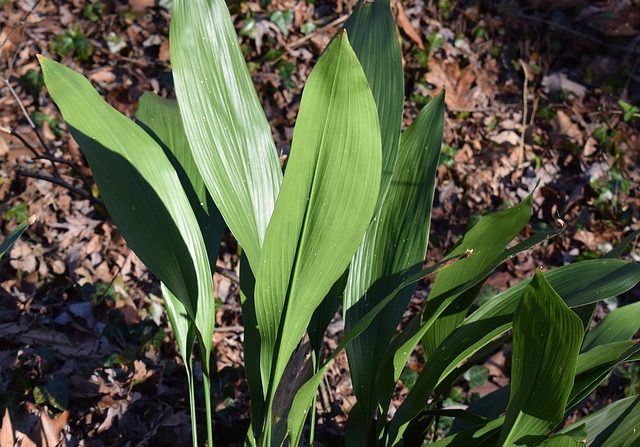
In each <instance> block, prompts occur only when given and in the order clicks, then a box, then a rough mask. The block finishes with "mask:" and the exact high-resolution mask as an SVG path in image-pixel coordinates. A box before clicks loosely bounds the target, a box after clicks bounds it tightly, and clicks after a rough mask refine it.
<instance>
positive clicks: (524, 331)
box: [499, 271, 583, 447]
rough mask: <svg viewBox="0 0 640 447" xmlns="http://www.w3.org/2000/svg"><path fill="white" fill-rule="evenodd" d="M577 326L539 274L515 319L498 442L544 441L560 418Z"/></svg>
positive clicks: (578, 333)
mask: <svg viewBox="0 0 640 447" xmlns="http://www.w3.org/2000/svg"><path fill="white" fill-rule="evenodd" d="M582 335H583V329H582V321H581V320H580V318H579V317H578V316H577V315H576V314H575V313H573V312H572V311H571V310H570V309H569V308H568V307H567V305H566V304H565V303H564V301H563V300H562V298H560V296H559V295H558V294H557V293H556V292H555V290H553V288H552V287H551V285H549V283H548V282H547V281H546V280H545V279H544V275H543V274H542V273H541V272H540V271H538V272H536V274H535V276H534V277H533V279H532V280H531V283H530V284H529V286H528V287H527V288H526V290H525V292H524V295H523V297H522V299H521V300H520V303H519V304H518V307H517V309H516V312H515V314H514V321H513V360H512V362H513V366H512V370H511V394H510V396H509V404H508V405H507V412H506V415H505V423H504V426H503V428H502V432H501V435H500V441H499V443H500V444H502V445H504V446H505V447H506V446H516V445H520V444H521V442H522V441H523V440H524V439H525V438H526V439H528V440H531V441H532V440H533V439H534V438H535V437H540V438H542V439H544V437H545V436H546V435H547V434H548V433H549V432H550V431H551V430H553V428H554V427H555V426H556V425H557V424H559V423H560V422H561V421H562V419H563V418H564V412H565V407H566V405H567V401H568V399H569V394H570V393H571V387H572V386H573V380H574V376H575V371H576V365H577V362H578V354H579V352H580V345H581V343H582Z"/></svg>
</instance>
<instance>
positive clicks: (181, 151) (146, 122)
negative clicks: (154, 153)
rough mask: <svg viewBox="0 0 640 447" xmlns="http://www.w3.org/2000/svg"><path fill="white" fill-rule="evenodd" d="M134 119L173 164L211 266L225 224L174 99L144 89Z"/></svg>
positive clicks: (216, 253)
mask: <svg viewBox="0 0 640 447" xmlns="http://www.w3.org/2000/svg"><path fill="white" fill-rule="evenodd" d="M136 120H137V121H138V124H140V125H141V126H142V128H143V129H145V130H146V131H147V133H149V135H151V136H152V137H153V138H154V139H155V140H156V142H157V143H158V144H160V146H161V147H162V148H163V149H164V151H165V154H166V155H167V158H169V161H171V163H172V164H173V166H174V167H175V169H176V172H177V173H178V177H179V178H180V181H181V182H182V187H183V189H184V190H185V192H186V194H187V197H188V198H189V202H190V203H191V208H192V209H193V212H194V214H195V215H196V218H197V219H198V223H199V224H200V231H201V232H202V237H203V238H204V241H205V245H206V246H207V253H208V255H209V263H210V264H211V268H212V269H213V268H214V267H215V264H216V259H217V258H218V250H219V246H220V240H221V239H222V234H223V231H224V226H225V225H224V221H223V220H222V216H221V215H220V212H219V211H218V209H217V208H216V206H215V204H214V203H213V199H212V198H211V196H210V195H209V193H208V192H207V189H206V187H205V185H204V181H203V180H202V177H201V176H200V171H198V168H197V166H196V163H195V161H194V160H193V156H192V155H191V148H190V147H189V141H188V140H187V136H186V134H185V132H184V126H183V125H182V116H180V109H179V108H178V103H177V101H175V100H172V99H165V98H162V97H160V96H158V95H156V94H154V93H150V92H146V93H144V94H143V95H142V96H141V97H140V101H139V102H138V109H137V110H136Z"/></svg>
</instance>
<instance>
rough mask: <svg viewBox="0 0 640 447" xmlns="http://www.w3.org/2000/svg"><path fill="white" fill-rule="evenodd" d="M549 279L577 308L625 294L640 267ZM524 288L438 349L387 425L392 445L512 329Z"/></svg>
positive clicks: (605, 264)
mask: <svg viewBox="0 0 640 447" xmlns="http://www.w3.org/2000/svg"><path fill="white" fill-rule="evenodd" d="M545 279H546V280H547V281H548V282H549V283H550V284H551V286H552V287H553V288H554V289H555V290H556V292H557V293H558V294H559V295H560V296H561V297H563V299H564V300H565V302H566V303H567V304H568V305H569V307H577V306H581V305H585V304H590V303H594V302H597V301H600V300H604V299H607V298H610V297H613V296H617V295H619V294H621V293H624V292H626V291H627V290H629V289H630V288H632V287H633V286H635V285H636V284H637V283H638V282H639V281H640V265H639V264H636V263H632V262H626V261H622V260H618V259H596V260H590V261H583V262H578V263H576V264H571V265H567V266H563V267H559V268H556V269H553V270H551V271H549V272H547V273H545ZM526 286H527V281H523V282H521V283H519V284H517V285H516V286H514V287H511V288H510V289H508V290H506V291H504V292H502V293H500V294H498V295H496V296H495V297H494V298H492V299H491V300H490V301H488V302H486V303H485V304H483V305H482V306H480V308H478V309H477V310H476V311H475V312H474V313H473V314H471V315H470V316H469V317H468V318H467V319H466V320H465V322H464V324H462V325H461V326H459V327H458V328H457V329H456V330H455V331H454V332H452V333H451V334H450V335H449V336H448V337H447V338H446V339H445V340H444V341H443V342H442V343H441V344H440V346H439V347H438V349H436V351H435V352H434V354H433V355H432V356H431V357H430V358H429V368H426V369H425V370H424V371H423V372H422V373H421V374H420V376H419V377H418V380H417V382H416V383H415V385H414V386H413V388H412V389H411V391H410V392H409V394H408V395H407V397H406V398H405V400H404V402H403V403H402V404H401V405H400V407H398V409H397V411H396V413H395V415H394V417H393V419H392V421H391V423H390V424H389V427H388V430H387V433H388V434H387V437H388V439H389V440H390V442H389V445H395V444H396V443H397V442H398V441H399V440H400V439H401V437H402V433H403V431H404V429H405V428H406V426H407V424H408V423H409V422H410V421H411V420H412V419H413V418H414V417H416V416H417V415H418V413H419V412H420V411H421V410H422V408H424V405H425V402H426V399H427V397H428V396H429V395H430V394H431V393H432V391H433V390H434V388H435V387H436V386H437V385H438V383H439V382H440V380H442V379H444V378H446V377H447V376H448V374H449V373H450V372H451V371H453V370H454V369H455V368H456V367H457V366H458V365H459V364H460V363H462V362H463V361H465V359H467V358H468V357H470V356H471V355H473V354H474V353H475V352H477V351H478V350H480V349H482V348H483V347H484V346H486V345H487V344H489V343H490V342H491V341H492V340H493V339H494V338H496V337H498V336H500V335H502V334H504V333H505V332H507V331H508V330H509V329H511V327H512V321H513V320H512V319H513V312H514V311H515V309H516V307H517V305H518V302H519V301H520V298H521V297H522V293H523V291H524V289H525V287H526ZM403 364H404V363H403Z"/></svg>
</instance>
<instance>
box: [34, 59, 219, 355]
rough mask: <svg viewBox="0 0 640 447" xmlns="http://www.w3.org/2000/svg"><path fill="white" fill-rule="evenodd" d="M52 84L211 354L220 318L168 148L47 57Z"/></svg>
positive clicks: (145, 254)
mask: <svg viewBox="0 0 640 447" xmlns="http://www.w3.org/2000/svg"><path fill="white" fill-rule="evenodd" d="M40 64H41V66H42V71H43V74H44V79H45V84H46V85H47V88H48V90H49V93H50V95H51V97H52V98H53V100H54V102H55V103H56V104H57V105H58V107H59V108H60V110H61V112H62V116H63V117H64V119H65V121H66V122H67V124H68V125H69V127H70V129H71V133H72V134H73V136H74V138H75V139H76V141H78V143H79V144H80V147H81V148H82V150H83V152H84V154H85V156H86V157H87V160H88V161H89V165H90V166H91V169H92V172H93V175H94V179H95V181H96V184H97V185H98V187H99V188H100V192H101V194H102V196H103V198H104V201H105V203H106V205H107V209H108V210H109V212H110V214H111V217H112V218H113V220H114V221H115V223H116V224H117V225H118V228H119V230H120V231H121V232H122V234H123V236H124V238H125V240H126V241H127V244H128V245H129V247H130V248H131V249H132V250H133V251H134V252H136V254H137V255H138V256H139V257H140V259H141V260H142V261H143V262H144V263H145V265H147V267H149V269H150V270H151V271H152V272H153V273H154V274H155V275H156V276H157V277H158V278H159V279H160V280H161V281H162V282H163V283H165V285H166V286H167V287H168V288H169V290H171V292H172V293H173V294H174V295H175V296H176V297H178V298H179V299H180V301H181V303H182V304H183V305H184V307H185V309H186V310H187V312H188V313H189V316H190V317H191V318H192V320H193V321H194V322H195V324H196V327H197V329H198V333H199V334H198V335H199V338H200V339H201V340H202V342H203V344H204V345H205V347H206V348H207V349H208V350H209V351H210V349H211V334H212V333H213V325H214V324H215V318H211V315H213V314H214V312H215V309H214V301H213V289H212V285H211V270H210V268H209V262H208V258H207V252H206V248H205V244H204V241H203V239H202V234H201V233H200V230H199V227H198V223H197V220H196V217H195V215H194V213H193V210H192V209H191V206H190V203H189V200H188V198H187V196H186V194H185V192H184V190H183V189H182V185H181V183H180V180H179V178H178V176H177V174H176V172H175V170H174V168H173V166H172V165H171V163H170V162H169V160H168V159H167V157H166V155H165V154H164V152H163V150H162V148H161V147H160V146H159V145H158V144H157V143H156V142H155V141H154V140H153V139H152V138H151V137H150V136H149V135H147V134H146V133H145V132H144V130H142V128H140V127H139V126H137V125H136V124H135V123H134V122H132V121H131V120H129V119H128V118H126V117H125V116H124V115H122V114H120V113H119V112H118V111H116V110H115V109H113V108H112V107H111V106H109V105H108V104H107V103H106V102H105V101H104V100H103V99H102V98H101V97H100V95H99V94H98V93H97V92H96V91H95V90H94V88H93V87H92V86H91V84H90V83H89V81H88V80H87V79H86V78H84V77H83V76H82V75H81V74H79V73H77V72H75V71H73V70H71V69H69V68H67V67H65V66H63V65H61V64H59V63H57V62H54V61H52V60H50V59H47V58H44V57H40Z"/></svg>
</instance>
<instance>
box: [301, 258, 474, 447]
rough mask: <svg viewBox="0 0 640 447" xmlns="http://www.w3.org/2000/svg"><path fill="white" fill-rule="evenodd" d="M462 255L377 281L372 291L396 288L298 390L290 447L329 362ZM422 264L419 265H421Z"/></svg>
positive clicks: (350, 332)
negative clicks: (413, 288)
mask: <svg viewBox="0 0 640 447" xmlns="http://www.w3.org/2000/svg"><path fill="white" fill-rule="evenodd" d="M464 256H465V255H461V256H457V257H454V258H452V259H449V260H445V261H442V262H439V263H437V264H435V265H432V266H431V267H428V268H426V269H421V270H419V271H418V272H417V273H412V272H415V271H416V270H418V267H417V266H411V267H409V268H408V269H406V270H405V271H404V272H402V273H398V274H395V275H392V276H390V277H388V278H385V280H384V281H379V282H378V283H376V284H374V285H373V286H372V287H373V288H376V287H381V288H382V289H388V287H389V286H388V284H389V283H391V284H395V285H396V287H395V288H394V289H393V290H392V291H391V292H390V293H388V294H387V296H385V297H384V299H382V300H381V301H380V302H379V303H378V304H376V305H375V306H374V307H373V308H372V309H371V310H370V311H369V312H367V314H366V315H364V316H363V317H362V318H361V319H360V321H359V322H358V323H357V324H356V325H355V326H354V327H353V328H352V329H351V330H350V331H347V333H346V334H345V336H344V337H343V338H342V340H340V343H339V344H338V346H337V347H336V349H335V350H334V351H333V353H332V354H331V356H330V357H329V358H328V359H327V360H326V361H325V363H324V364H323V365H322V366H321V367H320V368H318V371H317V372H316V373H315V374H314V375H313V376H312V377H311V378H310V379H309V380H308V381H307V382H305V384H304V385H303V386H302V387H300V390H299V391H298V393H297V394H296V396H295V397H294V400H293V404H292V406H291V411H290V412H289V418H288V429H289V433H290V438H291V444H292V445H298V444H299V441H300V437H301V435H302V428H303V424H304V421H305V419H306V417H307V412H308V410H309V402H310V400H311V399H312V398H313V396H315V393H316V391H317V389H318V386H319V385H320V381H321V380H322V377H323V376H324V374H325V373H326V371H327V369H328V368H329V366H330V365H331V362H332V361H333V360H334V359H335V358H336V357H337V356H338V354H340V352H342V350H343V349H345V348H346V347H347V346H348V345H349V344H350V343H351V342H353V340H355V339H356V338H357V337H358V336H360V335H361V334H362V333H363V332H364V331H365V330H366V329H367V328H368V327H369V325H370V324H371V323H372V322H373V321H374V320H375V318H376V317H377V316H378V315H379V314H380V313H381V312H382V311H383V310H384V309H385V308H386V306H388V305H389V303H390V302H391V301H392V300H393V299H394V298H395V296H396V295H397V294H398V293H399V292H400V291H401V290H403V289H405V288H407V287H408V286H410V285H412V284H415V283H416V282H418V281H420V280H421V279H423V278H425V277H427V276H429V275H431V274H433V273H434V272H437V271H439V270H441V269H443V268H446V267H448V266H450V265H451V264H452V263H454V262H456V261H458V260H459V259H461V258H463V257H464ZM420 264H422V263H420Z"/></svg>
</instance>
